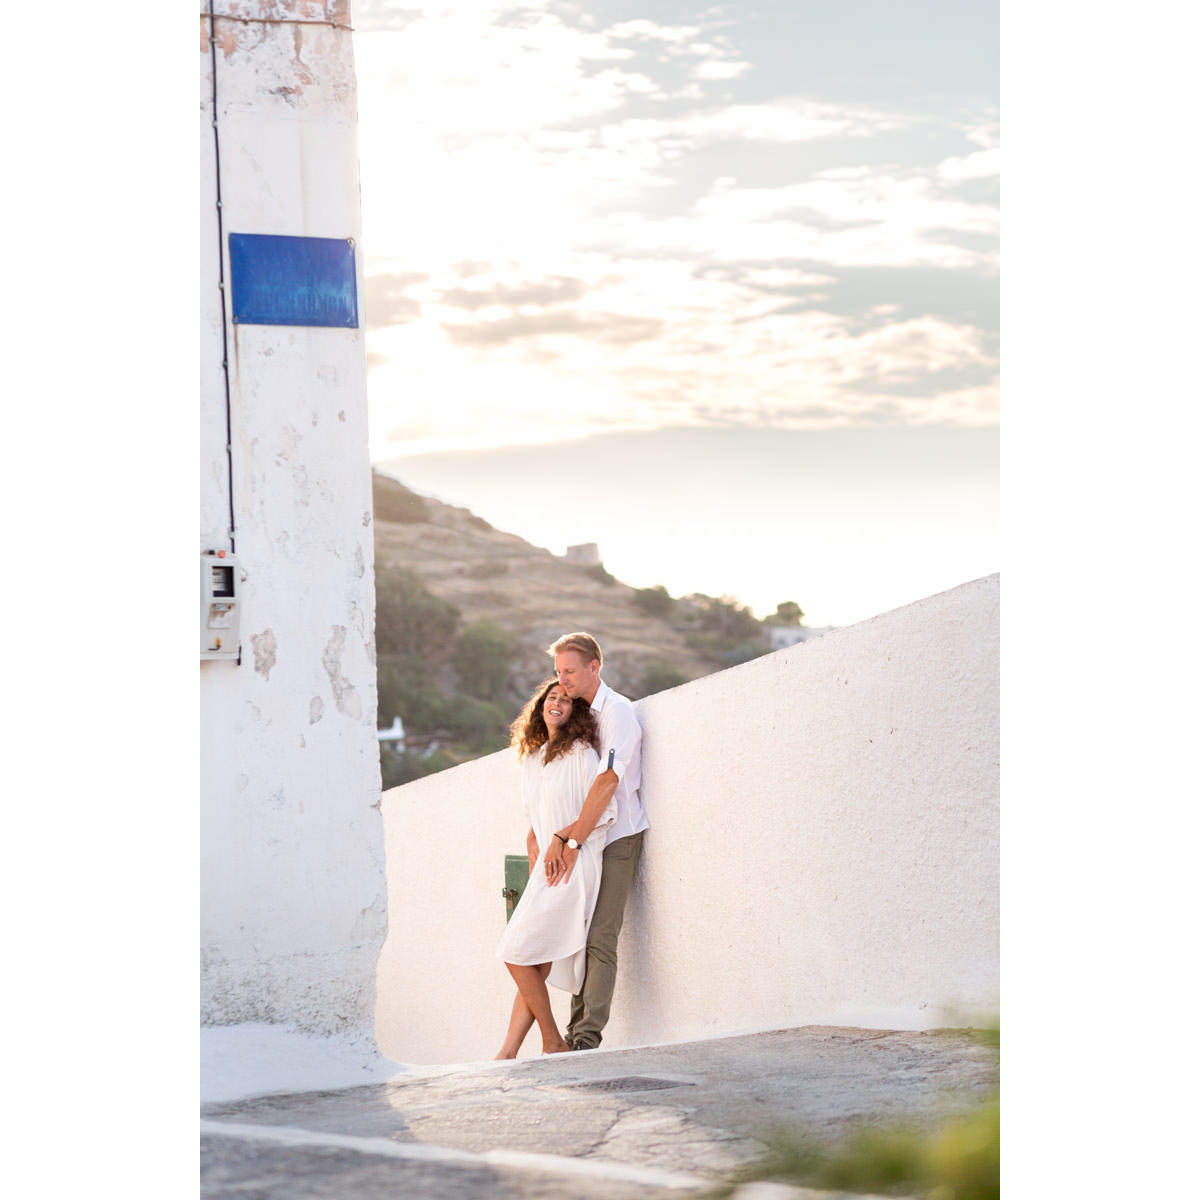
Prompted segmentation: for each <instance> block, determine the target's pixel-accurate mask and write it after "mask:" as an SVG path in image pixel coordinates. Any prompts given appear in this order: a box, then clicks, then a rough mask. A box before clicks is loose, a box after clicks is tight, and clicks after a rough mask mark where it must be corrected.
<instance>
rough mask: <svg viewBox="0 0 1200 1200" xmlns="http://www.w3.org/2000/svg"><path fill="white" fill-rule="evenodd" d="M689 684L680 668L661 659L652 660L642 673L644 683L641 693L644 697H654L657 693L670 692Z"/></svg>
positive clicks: (642, 682)
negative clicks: (681, 685)
mask: <svg viewBox="0 0 1200 1200" xmlns="http://www.w3.org/2000/svg"><path fill="white" fill-rule="evenodd" d="M687 682H688V676H686V675H685V674H684V673H683V672H682V671H681V670H679V668H678V667H675V666H672V665H671V664H670V663H667V662H662V661H660V660H659V659H652V660H651V661H650V662H648V663H647V664H646V666H645V669H644V670H643V671H642V681H641V686H640V688H639V691H640V692H641V695H643V696H653V695H654V693H655V692H665V691H669V690H670V689H671V688H673V687H679V686H680V684H684V683H687Z"/></svg>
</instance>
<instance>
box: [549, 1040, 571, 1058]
mask: <svg viewBox="0 0 1200 1200" xmlns="http://www.w3.org/2000/svg"><path fill="white" fill-rule="evenodd" d="M570 1048H571V1047H570V1046H568V1045H567V1043H566V1042H564V1041H563V1040H562V1038H559V1039H558V1041H557V1043H554V1042H551V1043H550V1044H549V1045H547V1044H546V1043H545V1042H543V1043H542V1053H543V1054H562V1053H563V1052H564V1051H566V1050H570Z"/></svg>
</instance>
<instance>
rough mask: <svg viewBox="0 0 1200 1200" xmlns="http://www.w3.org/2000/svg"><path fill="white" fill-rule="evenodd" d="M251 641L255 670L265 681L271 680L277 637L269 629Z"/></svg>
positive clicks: (256, 635) (257, 634)
mask: <svg viewBox="0 0 1200 1200" xmlns="http://www.w3.org/2000/svg"><path fill="white" fill-rule="evenodd" d="M250 641H251V642H252V643H253V645H254V669H255V671H257V672H258V673H259V674H260V675H261V676H262V677H263V678H264V679H268V680H269V679H270V678H271V668H272V667H273V666H274V665H275V650H276V643H275V635H274V634H273V633H272V632H271V630H269V629H264V630H263V632H262V633H256V634H255V635H254V636H253V637H252V638H251V639H250Z"/></svg>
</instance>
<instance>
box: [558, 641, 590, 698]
mask: <svg viewBox="0 0 1200 1200" xmlns="http://www.w3.org/2000/svg"><path fill="white" fill-rule="evenodd" d="M554 673H555V675H557V676H558V682H559V684H560V685H561V686H562V689H563V690H564V691H565V692H566V693H567V695H568V696H570V697H571V699H572V700H576V699H578V698H579V697H580V696H583V697H585V698H587V699H590V698H591V697H592V696H594V695H595V693H596V688H597V687H599V686H600V664H599V663H598V662H597V661H596V660H595V659H594V658H593V659H592V661H591V662H585V661H584V658H583V655H582V654H580V653H579V651H578V650H563V651H561V652H560V653H558V654H556V655H555V656H554Z"/></svg>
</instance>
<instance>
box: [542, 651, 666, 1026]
mask: <svg viewBox="0 0 1200 1200" xmlns="http://www.w3.org/2000/svg"><path fill="white" fill-rule="evenodd" d="M547 653H548V654H551V655H553V656H554V673H555V675H557V676H558V682H559V685H560V686H561V687H562V688H563V689H564V690H565V691H566V693H567V695H568V696H570V697H571V699H572V700H582V701H584V702H585V703H586V704H590V705H591V708H592V712H593V713H594V714H595V716H596V724H597V726H598V727H599V730H600V773H599V774H598V775H597V776H596V778H595V780H594V781H593V783H592V785H591V788H590V789H589V790H588V794H587V797H586V798H585V799H584V802H583V810H582V811H581V812H580V814H579V819H578V820H577V821H575V823H574V824H573V825H569V826H567V827H566V828H565V829H560V830H559V831H558V833H557V834H555V836H554V837H552V838H551V839H550V846H549V847H547V848H546V852H545V856H546V860H547V863H548V864H550V865H551V871H552V874H553V877H554V881H555V882H561V880H562V879H564V878H565V877H566V876H567V875H569V874H570V872H571V870H572V868H573V867H574V866H575V860H576V859H577V858H578V857H579V850H578V849H577V847H578V846H579V845H581V844H582V843H583V842H584V841H585V840H586V839H587V836H588V834H589V833H591V832H592V830H593V829H594V828H595V827H596V822H597V821H598V820H599V819H600V817H601V815H602V814H603V812H604V810H605V808H607V807H608V802H609V800H610V798H611V797H612V796H613V795H614V793H615V795H616V798H617V819H616V821H615V822H614V823H613V825H612V827H611V828H610V829H609V831H608V837H607V840H606V842H605V848H604V862H603V868H602V870H601V875H600V892H599V894H598V895H597V897H596V911H595V912H594V913H593V915H592V924H591V928H590V929H589V930H588V940H587V966H586V968H585V973H584V977H583V990H582V991H581V992H580V994H579V995H578V996H573V997H572V998H571V1017H570V1020H569V1022H568V1023H567V1042H568V1043H569V1044H570V1047H571V1049H572V1050H595V1049H596V1048H597V1047H598V1046H599V1045H600V1041H601V1033H602V1031H603V1029H604V1026H605V1025H606V1024H607V1023H608V1013H609V1007H610V1006H611V1004H612V994H613V986H614V984H615V983H616V980H617V939H618V938H619V937H620V933H621V924H622V922H623V921H624V918H625V900H626V898H627V897H628V895H629V886H630V884H631V883H632V882H633V875H634V872H635V871H636V870H637V865H638V860H639V859H640V858H641V856H642V835H643V833H644V832H645V831H646V830H647V829H648V828H649V827H650V822H649V821H647V820H646V813H645V810H644V809H643V808H642V799H641V795H640V793H639V790H638V789H639V788H640V786H641V782H642V727H641V726H640V725H639V724H638V719H637V714H636V713H635V712H634V711H633V705H632V704H631V703H630V702H629V700H627V699H626V698H625V697H624V696H622V695H620V694H619V693H617V692H614V691H613V690H612V688H610V687H609V686H608V684H606V683H605V682H604V680H602V679H601V678H600V667H601V665H602V663H603V661H604V656H603V655H602V654H601V652H600V647H599V645H598V644H597V642H596V639H595V638H594V637H592V636H591V634H588V633H569V634H567V635H566V636H565V637H561V638H559V639H558V641H557V642H555V643H554V645H553V646H551V647H550V648H549V650H548V651H547ZM558 858H561V860H562V863H561V868H560V866H559V864H558V863H555V862H554V861H553V860H555V859H558Z"/></svg>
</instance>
